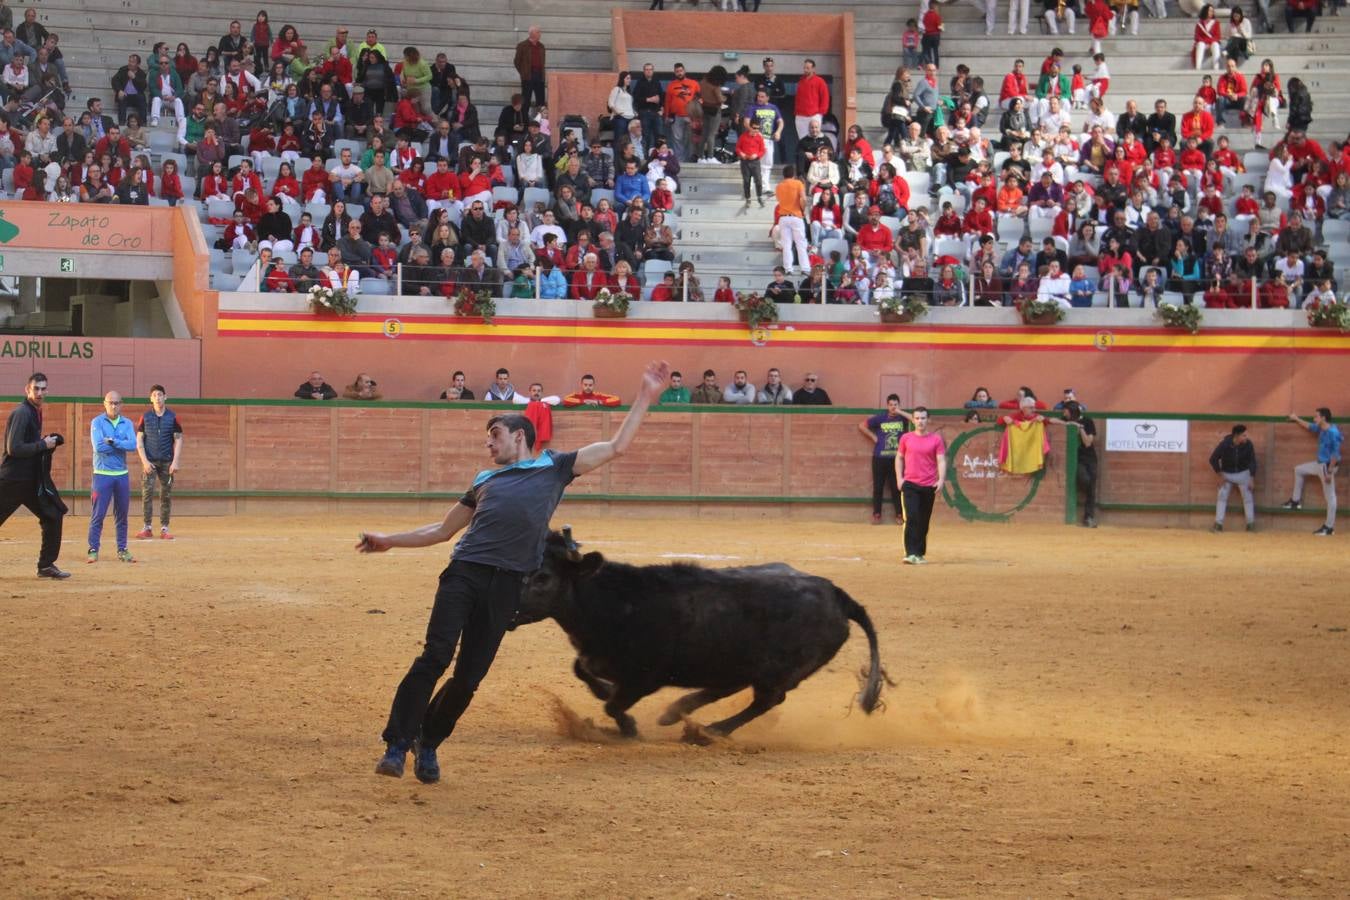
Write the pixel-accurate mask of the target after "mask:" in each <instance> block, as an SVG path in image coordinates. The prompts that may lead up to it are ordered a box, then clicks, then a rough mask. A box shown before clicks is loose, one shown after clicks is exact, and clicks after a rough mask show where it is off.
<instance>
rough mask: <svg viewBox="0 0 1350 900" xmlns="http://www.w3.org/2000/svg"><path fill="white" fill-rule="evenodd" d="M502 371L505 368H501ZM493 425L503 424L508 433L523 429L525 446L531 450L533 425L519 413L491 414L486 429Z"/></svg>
mask: <svg viewBox="0 0 1350 900" xmlns="http://www.w3.org/2000/svg"><path fill="white" fill-rule="evenodd" d="M502 371H506V370H505V369H503V370H502ZM493 425H501V426H503V427H504V428H505V429H506V430H507V432H509V433H510V434H515V433H516V432H518V431H523V432H524V433H525V446H526V447H528V448H529V449H531V450H533V449H534V425H533V424H531V422H530V420H529V419H527V418H525V417H524V416H522V415H521V414H520V413H507V414H506V415H502V416H493V417H492V418H490V419H488V423H487V430H488V431H491V430H492V426H493Z"/></svg>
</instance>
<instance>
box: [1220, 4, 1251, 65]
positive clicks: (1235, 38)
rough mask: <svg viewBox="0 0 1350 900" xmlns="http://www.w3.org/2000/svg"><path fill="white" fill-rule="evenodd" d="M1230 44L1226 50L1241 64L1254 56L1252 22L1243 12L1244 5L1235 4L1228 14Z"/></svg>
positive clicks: (1228, 54) (1229, 56) (1231, 57)
mask: <svg viewBox="0 0 1350 900" xmlns="http://www.w3.org/2000/svg"><path fill="white" fill-rule="evenodd" d="M1227 33H1228V46H1227V47H1226V48H1225V50H1224V52H1225V53H1226V54H1227V56H1228V58H1229V59H1231V60H1233V61H1234V62H1236V63H1237V64H1238V65H1239V66H1240V65H1242V64H1243V63H1245V62H1246V61H1247V60H1249V59H1251V56H1252V23H1251V22H1249V21H1247V17H1246V16H1245V15H1243V14H1242V7H1240V6H1234V7H1233V12H1232V13H1231V14H1230V15H1229V16H1228V28H1227Z"/></svg>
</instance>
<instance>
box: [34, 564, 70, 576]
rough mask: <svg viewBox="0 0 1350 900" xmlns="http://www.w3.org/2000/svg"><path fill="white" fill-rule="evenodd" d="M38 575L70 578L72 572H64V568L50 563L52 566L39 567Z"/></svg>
mask: <svg viewBox="0 0 1350 900" xmlns="http://www.w3.org/2000/svg"><path fill="white" fill-rule="evenodd" d="M38 577H39V578H56V579H61V578H69V577H70V573H69V572H63V571H62V570H60V569H58V568H57V567H56V566H55V565H50V566H43V567H42V568H40V569H38Z"/></svg>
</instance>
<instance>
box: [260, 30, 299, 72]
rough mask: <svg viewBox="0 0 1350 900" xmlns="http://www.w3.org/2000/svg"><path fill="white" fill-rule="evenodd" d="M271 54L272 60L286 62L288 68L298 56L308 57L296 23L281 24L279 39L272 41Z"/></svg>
mask: <svg viewBox="0 0 1350 900" xmlns="http://www.w3.org/2000/svg"><path fill="white" fill-rule="evenodd" d="M259 55H261V54H259ZM270 55H271V59H272V62H281V63H285V64H286V66H287V67H288V68H289V67H290V64H291V63H293V62H294V61H295V60H296V59H297V58H299V59H305V58H306V56H307V54H306V52H305V44H304V42H303V41H301V40H300V34H299V32H297V31H296V30H295V26H294V25H283V26H281V32H280V33H279V34H278V35H277V39H276V40H275V41H273V42H272V51H271V54H270Z"/></svg>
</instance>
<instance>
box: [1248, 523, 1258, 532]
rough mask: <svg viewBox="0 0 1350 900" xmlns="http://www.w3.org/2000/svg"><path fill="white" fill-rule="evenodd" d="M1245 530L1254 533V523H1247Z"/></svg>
mask: <svg viewBox="0 0 1350 900" xmlns="http://www.w3.org/2000/svg"><path fill="white" fill-rule="evenodd" d="M1247 530H1248V531H1255V530H1256V523H1255V522H1248V523H1247Z"/></svg>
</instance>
